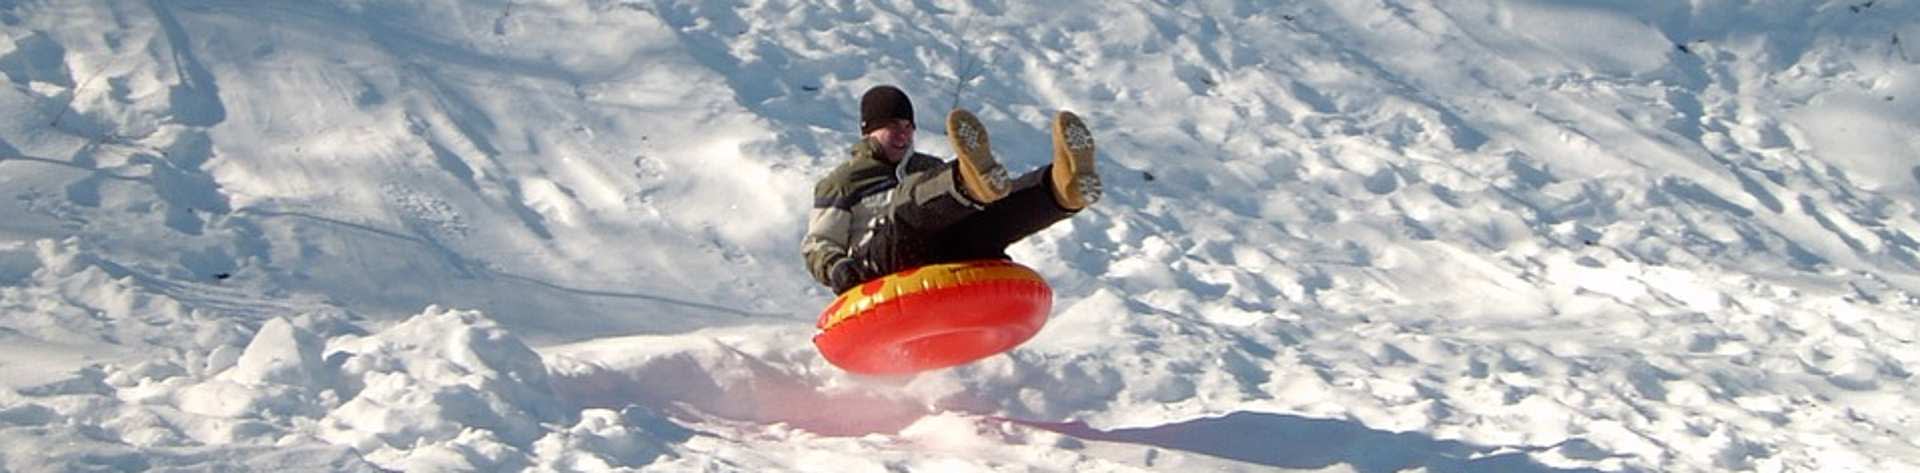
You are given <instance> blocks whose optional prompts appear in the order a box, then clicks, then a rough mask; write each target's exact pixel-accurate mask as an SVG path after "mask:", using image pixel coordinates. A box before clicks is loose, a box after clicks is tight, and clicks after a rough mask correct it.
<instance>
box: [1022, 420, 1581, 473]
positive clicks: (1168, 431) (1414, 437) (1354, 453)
mask: <svg viewBox="0 0 1920 473" xmlns="http://www.w3.org/2000/svg"><path fill="white" fill-rule="evenodd" d="M1019 423H1020V424H1023V425H1027V426H1031V427H1034V428H1039V429H1042V430H1048V431H1052V432H1056V433H1060V434H1064V435H1068V436H1071V437H1075V438H1079V439H1084V440H1094V441H1102V442H1122V443H1132V444H1140V445H1149V446H1154V447H1160V448H1166V449H1172V450H1182V451H1187V452H1193V453H1199V454H1203V455H1210V456H1215V457H1220V458H1226V459H1231V460H1238V461H1243V462H1248V463H1255V464H1259V465H1265V466H1272V467H1279V468H1291V469H1312V470H1318V469H1323V468H1327V467H1330V466H1333V465H1335V464H1345V465H1348V466H1351V467H1352V468H1353V470H1354V471H1358V472H1361V473H1390V472H1398V471H1404V470H1412V469H1419V468H1425V470H1426V471H1432V472H1440V473H1447V472H1463V473H1464V472H1486V471H1501V472H1521V473H1549V472H1597V471H1600V470H1596V469H1592V468H1577V469H1566V468H1555V467H1551V466H1547V465H1543V464H1540V463H1539V462H1535V461H1534V460H1533V459H1532V458H1529V457H1528V456H1527V453H1529V452H1533V451H1541V450H1549V449H1555V448H1561V447H1563V446H1564V447H1567V450H1575V451H1576V452H1572V453H1575V454H1576V455H1577V456H1578V457H1580V458H1586V459H1597V458H1607V457H1609V456H1611V455H1610V454H1608V453H1606V452H1601V451H1598V450H1597V449H1596V448H1593V446H1592V445H1591V444H1590V443H1588V442H1585V441H1581V440H1570V441H1568V442H1567V443H1565V444H1562V445H1556V446H1552V447H1523V448H1518V449H1515V448H1504V449H1503V448H1501V447H1488V446H1478V445H1472V444H1468V443H1465V442H1459V441H1453V440H1437V439H1434V438H1433V437H1430V436H1427V435H1424V434H1419V433H1396V432H1388V431H1384V430H1375V429H1370V428H1367V427H1366V426H1364V425H1361V424H1359V423H1356V422H1353V421H1343V420H1330V419H1313V418H1307V417H1300V416H1292V415H1283V414H1269V413H1258V412H1235V413H1232V414H1228V415H1226V416H1223V417H1216V418H1209V419H1198V420H1192V421H1186V422H1180V423H1174V424H1167V425H1160V426H1154V427H1145V428H1135V429H1117V430H1099V429H1095V428H1092V427H1088V426H1087V425H1086V424H1084V423H1079V422H1073V423H1035V422H1024V421H1022V422H1019ZM1501 450H1518V451H1508V452H1502V453H1494V452H1496V451H1501Z"/></svg>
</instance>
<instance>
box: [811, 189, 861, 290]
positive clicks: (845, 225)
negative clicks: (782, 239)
mask: <svg viewBox="0 0 1920 473" xmlns="http://www.w3.org/2000/svg"><path fill="white" fill-rule="evenodd" d="M814 194H815V197H814V202H813V208H812V209H810V210H808V211H807V235H806V236H805V237H802V238H801V240H800V253H801V256H803V257H805V258H806V260H807V272H809V273H812V274H813V280H815V281H819V282H820V284H823V285H826V286H827V287H829V288H833V290H834V291H835V292H839V291H842V290H844V289H846V288H850V287H853V286H854V285H857V284H860V283H861V282H864V281H865V279H864V278H863V273H862V272H861V271H859V266H858V265H857V264H855V263H854V261H853V258H852V257H851V256H852V255H851V253H852V252H851V251H850V250H849V243H850V242H849V241H848V240H850V239H851V237H852V235H850V233H851V228H852V219H853V212H850V211H848V210H847V209H844V208H841V207H840V206H839V204H840V202H839V201H840V200H841V198H840V197H839V196H836V195H831V194H830V193H823V192H819V191H818V190H816V192H815V193H814Z"/></svg>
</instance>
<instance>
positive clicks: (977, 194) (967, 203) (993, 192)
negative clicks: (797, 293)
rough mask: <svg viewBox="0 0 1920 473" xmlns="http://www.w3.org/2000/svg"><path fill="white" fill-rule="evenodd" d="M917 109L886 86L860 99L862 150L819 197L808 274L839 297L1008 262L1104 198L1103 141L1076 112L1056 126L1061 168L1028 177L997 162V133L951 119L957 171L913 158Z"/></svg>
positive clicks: (806, 248)
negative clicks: (916, 273)
mask: <svg viewBox="0 0 1920 473" xmlns="http://www.w3.org/2000/svg"><path fill="white" fill-rule="evenodd" d="M916 130H918V128H917V127H916V126H915V124H914V120H913V103H912V101H911V100H909V99H908V98H907V94H906V93H905V92H902V91H901V90H900V89H899V88H896V87H893V86H889V85H883V86H878V87H874V88H872V89H868V90H867V92H866V93H865V94H863V95H861V97H860V133H861V135H862V136H861V140H860V142H858V143H855V144H854V145H853V150H852V153H851V156H850V158H849V159H848V160H847V162H845V163H842V164H841V165H840V166H839V167H837V168H835V169H834V170H833V172H831V173H828V174H827V176H826V177H824V178H821V180H820V182H818V183H816V184H815V186H814V191H813V196H814V201H813V209H812V210H811V211H810V212H808V214H807V235H806V237H805V238H803V239H802V240H801V242H800V246H801V253H802V256H804V257H805V258H806V260H807V270H808V271H809V272H811V273H813V278H814V279H815V280H817V281H819V282H820V283H821V284H823V285H826V286H827V287H829V288H832V289H833V291H834V292H836V293H839V292H845V291H846V290H847V289H849V288H852V287H854V286H857V285H859V284H860V283H863V282H866V281H868V280H872V279H876V278H879V277H881V276H886V275H888V274H892V273H893V272H895V271H900V270H903V269H907V268H912V267H917V266H921V265H926V264H934V263H946V262H958V261H965V260H974V259H990V258H998V259H1006V258H1007V255H1006V251H1007V246H1008V245H1011V244H1013V242H1015V241H1019V240H1020V239H1021V238H1025V237H1026V236H1028V235H1032V234H1034V233H1035V232H1038V231H1040V230H1042V229H1045V228H1046V227H1047V226H1049V225H1052V224H1053V223H1054V222H1058V221H1061V220H1064V219H1066V218H1068V217H1071V216H1073V215H1074V214H1075V213H1078V212H1079V211H1080V210H1081V209H1085V208H1086V207H1087V206H1089V205H1092V204H1093V203H1094V201H1097V200H1099V199H1100V176H1099V175H1098V174H1096V173H1094V169H1093V161H1094V146H1093V135H1092V133H1089V132H1088V131H1087V126H1086V124H1085V123H1083V122H1081V121H1080V118H1079V117H1078V116H1075V115H1074V114H1073V113H1071V112H1066V111H1062V112H1060V113H1059V114H1057V115H1055V116H1054V122H1053V127H1052V130H1053V162H1052V164H1050V165H1048V166H1044V167H1041V168H1040V169H1036V170H1034V171H1032V172H1029V173H1027V174H1024V175H1021V176H1020V177H1019V178H1009V177H1008V174H1007V170H1006V169H1005V168H1003V167H1001V166H1000V163H999V162H998V161H995V160H994V158H993V151H992V150H991V149H989V142H988V139H987V130H986V127H983V126H981V125H980V120H979V119H978V118H975V117H974V116H973V114H972V113H969V112H967V111H966V110H954V111H953V112H952V113H950V114H948V115H947V136H948V137H949V138H951V139H952V140H953V143H954V152H955V153H956V154H958V156H955V158H954V160H953V161H952V162H943V161H941V160H940V159H939V158H935V157H933V156H930V155H927V154H923V153H920V152H917V151H914V149H913V134H914V132H915V131H916Z"/></svg>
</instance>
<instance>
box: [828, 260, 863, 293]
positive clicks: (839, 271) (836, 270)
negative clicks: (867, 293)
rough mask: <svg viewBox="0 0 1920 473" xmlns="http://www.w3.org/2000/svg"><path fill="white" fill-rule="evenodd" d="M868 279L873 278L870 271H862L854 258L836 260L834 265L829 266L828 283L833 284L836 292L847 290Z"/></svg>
mask: <svg viewBox="0 0 1920 473" xmlns="http://www.w3.org/2000/svg"><path fill="white" fill-rule="evenodd" d="M868 279H871V276H869V273H868V272H867V271H861V270H860V264H859V263H857V262H855V261H854V260H853V258H847V259H843V260H840V261H836V262H834V263H833V267H830V268H827V284H830V285H832V286H833V289H834V292H846V290H847V289H849V288H852V287H854V286H858V285H860V283H863V282H867V280H868Z"/></svg>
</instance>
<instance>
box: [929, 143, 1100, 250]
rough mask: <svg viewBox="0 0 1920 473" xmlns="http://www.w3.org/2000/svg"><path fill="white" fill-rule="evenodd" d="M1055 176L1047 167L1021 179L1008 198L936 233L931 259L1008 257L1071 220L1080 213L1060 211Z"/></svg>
mask: <svg viewBox="0 0 1920 473" xmlns="http://www.w3.org/2000/svg"><path fill="white" fill-rule="evenodd" d="M1052 174H1053V173H1052V167H1051V166H1048V167H1042V168H1040V169H1036V170H1034V171H1033V172H1029V173H1026V174H1025V175H1022V176H1020V178H1019V179H1015V180H1014V181H1013V186H1012V188H1013V189H1012V193H1010V194H1008V195H1007V196H1006V197H1005V198H1002V199H1000V200H999V201H996V202H994V203H993V204H992V205H989V206H987V208H986V209H985V210H981V211H979V212H977V213H974V214H972V215H969V216H967V217H966V218H964V219H961V220H959V221H958V222H955V223H953V224H952V225H951V226H948V227H947V228H946V229H945V230H944V231H941V232H939V233H936V234H935V235H934V237H933V239H932V240H930V244H931V246H930V247H928V248H927V250H928V259H929V260H930V261H937V262H954V261H964V260H973V259H993V258H1006V257H1007V246H1009V245H1012V244H1013V243H1014V242H1016V241H1020V239H1022V238H1026V237H1027V236H1029V235H1033V234H1034V233H1038V232H1039V231H1040V230H1045V229H1046V228H1047V227H1048V226H1052V225H1053V224H1054V223H1056V222H1059V221H1061V220H1066V219H1067V217H1072V216H1073V214H1075V213H1077V212H1075V211H1071V210H1067V209H1065V208H1061V207H1060V204H1059V203H1058V202H1056V201H1055V199H1054V195H1053V182H1052V177H1051V176H1052Z"/></svg>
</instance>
